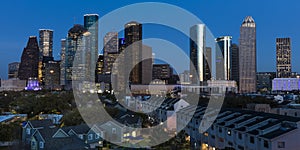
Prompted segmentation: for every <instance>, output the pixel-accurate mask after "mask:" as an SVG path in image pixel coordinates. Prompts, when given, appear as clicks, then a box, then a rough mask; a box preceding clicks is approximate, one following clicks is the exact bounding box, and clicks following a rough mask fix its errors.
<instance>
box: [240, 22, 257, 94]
mask: <svg viewBox="0 0 300 150" xmlns="http://www.w3.org/2000/svg"><path fill="white" fill-rule="evenodd" d="M239 41H240V46H239V57H240V59H239V62H240V63H239V66H240V68H239V69H240V90H239V91H240V93H252V92H256V24H255V22H254V20H253V18H252V17H251V16H247V17H246V18H245V19H244V21H243V23H242V25H241V28H240V40H239Z"/></svg>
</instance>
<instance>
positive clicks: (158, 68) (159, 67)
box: [152, 64, 173, 83]
mask: <svg viewBox="0 0 300 150" xmlns="http://www.w3.org/2000/svg"><path fill="white" fill-rule="evenodd" d="M152 75H153V76H152V80H156V79H158V80H163V81H166V83H167V82H168V80H170V78H171V76H172V75H173V68H172V67H171V66H170V65H169V64H153V74H152Z"/></svg>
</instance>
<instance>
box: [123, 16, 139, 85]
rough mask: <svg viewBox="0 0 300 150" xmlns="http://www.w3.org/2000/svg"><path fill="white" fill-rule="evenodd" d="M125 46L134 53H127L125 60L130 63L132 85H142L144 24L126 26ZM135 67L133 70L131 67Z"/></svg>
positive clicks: (128, 24)
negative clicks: (141, 61)
mask: <svg viewBox="0 0 300 150" xmlns="http://www.w3.org/2000/svg"><path fill="white" fill-rule="evenodd" d="M135 42H136V43H135ZM125 44H126V49H128V50H129V49H130V52H132V53H126V55H125V60H126V61H128V63H127V65H126V66H128V67H130V68H126V70H131V73H130V77H129V81H130V83H131V84H141V83H142V63H140V60H141V59H142V46H143V44H142V24H140V23H138V22H134V21H132V22H129V23H127V24H125ZM132 66H134V68H133V69H131V67H132Z"/></svg>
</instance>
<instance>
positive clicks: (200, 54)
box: [190, 24, 207, 85]
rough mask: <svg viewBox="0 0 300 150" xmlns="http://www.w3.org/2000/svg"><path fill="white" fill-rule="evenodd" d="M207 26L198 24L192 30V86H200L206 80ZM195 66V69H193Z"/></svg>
mask: <svg viewBox="0 0 300 150" xmlns="http://www.w3.org/2000/svg"><path fill="white" fill-rule="evenodd" d="M205 33H206V29H205V25H204V24H197V25H195V26H193V27H191V28H190V38H191V39H190V60H191V66H190V73H191V76H192V79H191V81H192V84H198V85H199V84H200V83H202V82H203V81H206V80H207V79H206V78H205V57H204V56H205ZM193 66H194V68H195V69H193Z"/></svg>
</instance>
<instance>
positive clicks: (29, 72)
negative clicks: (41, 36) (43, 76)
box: [18, 36, 39, 80]
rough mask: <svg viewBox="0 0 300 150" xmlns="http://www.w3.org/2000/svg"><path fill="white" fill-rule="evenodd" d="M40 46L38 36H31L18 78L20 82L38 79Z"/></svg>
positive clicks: (24, 52)
mask: <svg viewBox="0 0 300 150" xmlns="http://www.w3.org/2000/svg"><path fill="white" fill-rule="evenodd" d="M38 63H39V46H38V42H37V37H36V36H30V37H29V40H28V43H27V46H26V47H25V48H24V50H23V53H22V57H21V63H20V67H19V73H18V77H19V79H20V80H28V79H29V78H31V77H33V78H36V77H38Z"/></svg>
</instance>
